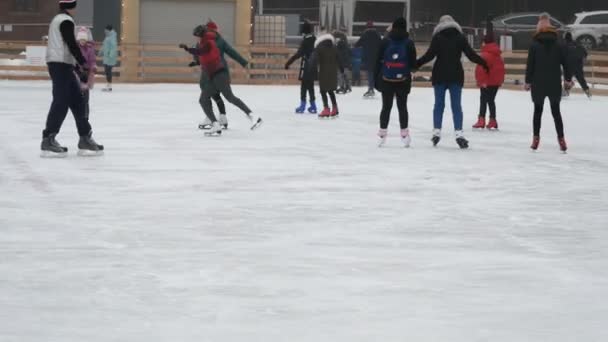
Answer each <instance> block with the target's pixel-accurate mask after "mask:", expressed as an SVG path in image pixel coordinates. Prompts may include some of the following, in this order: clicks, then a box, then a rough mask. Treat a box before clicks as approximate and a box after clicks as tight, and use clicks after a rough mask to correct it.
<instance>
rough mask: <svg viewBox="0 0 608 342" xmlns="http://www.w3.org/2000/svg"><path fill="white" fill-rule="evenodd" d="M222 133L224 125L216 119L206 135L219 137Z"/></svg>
mask: <svg viewBox="0 0 608 342" xmlns="http://www.w3.org/2000/svg"><path fill="white" fill-rule="evenodd" d="M221 135H222V126H221V125H220V123H219V122H217V121H215V122H213V123H212V124H211V127H210V128H209V130H208V131H207V132H205V136H206V137H219V136H221Z"/></svg>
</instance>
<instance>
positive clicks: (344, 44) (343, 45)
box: [334, 32, 353, 69]
mask: <svg viewBox="0 0 608 342" xmlns="http://www.w3.org/2000/svg"><path fill="white" fill-rule="evenodd" d="M334 38H335V39H336V47H337V48H338V53H339V54H340V61H341V62H342V65H343V66H344V68H346V69H351V68H352V58H353V57H352V53H351V51H350V45H349V44H348V37H347V36H346V35H345V34H344V33H342V32H334Z"/></svg>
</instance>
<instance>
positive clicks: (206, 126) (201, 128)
mask: <svg viewBox="0 0 608 342" xmlns="http://www.w3.org/2000/svg"><path fill="white" fill-rule="evenodd" d="M198 129H200V130H201V131H208V130H210V129H211V125H198Z"/></svg>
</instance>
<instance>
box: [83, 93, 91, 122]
mask: <svg viewBox="0 0 608 342" xmlns="http://www.w3.org/2000/svg"><path fill="white" fill-rule="evenodd" d="M90 99H91V92H90V91H89V90H88V89H87V90H83V91H82V100H83V101H84V115H85V117H86V118H87V120H89V114H90V113H91V106H89V100H90Z"/></svg>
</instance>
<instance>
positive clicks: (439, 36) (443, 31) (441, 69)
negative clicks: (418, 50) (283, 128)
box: [417, 16, 487, 86]
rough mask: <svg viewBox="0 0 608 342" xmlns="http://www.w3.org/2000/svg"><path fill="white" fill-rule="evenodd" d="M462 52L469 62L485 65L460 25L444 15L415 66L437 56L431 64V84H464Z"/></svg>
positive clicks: (420, 65)
mask: <svg viewBox="0 0 608 342" xmlns="http://www.w3.org/2000/svg"><path fill="white" fill-rule="evenodd" d="M463 53H464V54H465V55H466V56H467V58H468V59H469V60H470V61H471V62H473V63H475V64H479V65H482V66H486V67H487V64H486V62H485V61H484V60H483V58H481V57H480V56H479V55H478V54H477V53H476V52H475V51H474V50H473V48H472V47H471V45H469V42H468V41H467V39H466V38H465V36H464V35H463V33H462V28H461V27H460V25H459V24H458V23H457V22H456V21H454V19H452V17H450V16H444V17H442V18H441V20H440V22H439V24H438V25H437V27H435V30H434V32H433V39H432V40H431V45H430V46H429V49H428V50H427V52H426V53H425V54H424V56H422V57H421V58H420V59H419V60H418V62H417V68H420V67H422V66H423V65H425V64H426V63H428V62H430V61H432V60H433V59H435V58H437V59H436V60H435V65H433V74H432V81H433V85H434V86H435V85H439V84H451V83H457V84H458V85H460V86H464V68H463V66H462V61H461V59H462V54H463Z"/></svg>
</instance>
